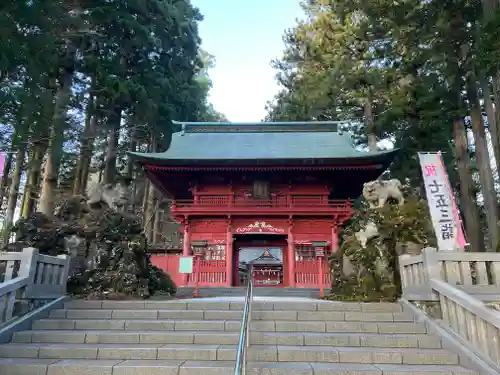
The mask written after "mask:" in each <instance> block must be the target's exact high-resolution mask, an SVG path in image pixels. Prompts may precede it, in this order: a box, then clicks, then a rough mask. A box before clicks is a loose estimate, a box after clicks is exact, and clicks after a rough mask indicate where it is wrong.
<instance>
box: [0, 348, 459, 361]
mask: <svg viewBox="0 0 500 375" xmlns="http://www.w3.org/2000/svg"><path fill="white" fill-rule="evenodd" d="M236 348H237V347H236V345H195V344H67V343H63V344H61V343H59V344H47V343H39V344H33V343H31V344H13V343H11V344H4V345H0V357H2V358H43V359H98V360H101V359H105V360H111V359H113V360H115V359H116V360H118V359H121V360H129V359H149V360H152V359H171V360H193V361H199V360H209V361H214V360H221V361H234V360H235V359H236ZM248 359H249V360H251V361H265V362H274V361H276V362H329V363H339V362H341V363H366V364H373V363H387V364H410V365H415V364H441V365H456V364H458V363H459V360H458V356H457V355H456V354H455V353H451V352H448V351H446V350H443V349H423V348H372V347H341V346H337V347H333V346H291V345H288V346H281V345H280V346H275V345H252V346H250V348H249V351H248Z"/></svg>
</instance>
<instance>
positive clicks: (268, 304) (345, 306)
mask: <svg viewBox="0 0 500 375" xmlns="http://www.w3.org/2000/svg"><path fill="white" fill-rule="evenodd" d="M64 308H65V309H86V310H89V309H105V310H140V309H152V310H242V309H243V299H242V298H227V299H223V298H220V299H215V298H214V299H213V300H212V301H210V299H209V300H208V301H207V300H204V299H199V300H196V299H190V300H169V301H157V300H145V301H90V300H73V301H69V302H66V303H65V305H64ZM252 310H275V311H358V312H392V313H397V312H402V306H401V305H400V304H398V303H386V302H380V303H378V302H377V303H370V302H367V303H359V302H332V301H324V300H311V299H303V300H302V299H300V298H294V299H290V300H289V301H288V300H287V301H280V302H272V301H269V299H262V300H259V298H258V297H256V298H255V299H254V302H253V303H252Z"/></svg>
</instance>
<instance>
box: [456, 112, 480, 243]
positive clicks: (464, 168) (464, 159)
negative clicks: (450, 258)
mask: <svg viewBox="0 0 500 375" xmlns="http://www.w3.org/2000/svg"><path fill="white" fill-rule="evenodd" d="M453 140H454V142H453V143H454V148H455V160H456V163H457V167H458V175H459V178H460V202H461V206H462V210H461V212H462V214H463V216H464V218H465V231H466V235H467V240H468V242H469V243H470V246H471V249H472V251H473V252H479V251H483V248H484V247H483V239H482V237H483V236H482V234H481V228H480V227H479V214H478V210H477V204H476V200H475V198H474V197H475V194H474V188H473V186H474V181H473V179H472V173H471V168H470V156H469V146H468V142H467V133H466V130H465V124H464V121H463V119H462V118H455V119H454V120H453Z"/></svg>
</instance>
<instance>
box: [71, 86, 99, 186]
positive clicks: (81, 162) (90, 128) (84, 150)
mask: <svg viewBox="0 0 500 375" xmlns="http://www.w3.org/2000/svg"><path fill="white" fill-rule="evenodd" d="M94 107H95V103H94V96H93V95H92V94H91V95H90V97H89V103H88V105H87V113H86V116H85V128H84V130H83V134H82V137H81V140H80V157H79V158H78V163H77V166H76V173H75V182H74V184H73V194H75V195H77V194H83V193H84V191H85V187H86V186H87V179H88V175H89V168H90V161H91V159H92V152H93V150H94V147H93V146H94V145H93V139H94V137H95V130H96V118H95V115H94Z"/></svg>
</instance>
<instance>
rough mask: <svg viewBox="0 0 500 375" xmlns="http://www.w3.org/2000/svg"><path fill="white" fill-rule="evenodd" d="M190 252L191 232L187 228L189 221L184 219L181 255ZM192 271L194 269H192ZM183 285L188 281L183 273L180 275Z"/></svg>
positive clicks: (186, 275)
mask: <svg viewBox="0 0 500 375" xmlns="http://www.w3.org/2000/svg"><path fill="white" fill-rule="evenodd" d="M190 254H191V232H190V229H189V222H188V221H187V220H186V222H185V223H184V241H183V247H182V256H185V257H187V256H189V255H190ZM193 271H194V270H193ZM182 280H183V283H184V285H187V283H188V274H184V275H183V277H182Z"/></svg>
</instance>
